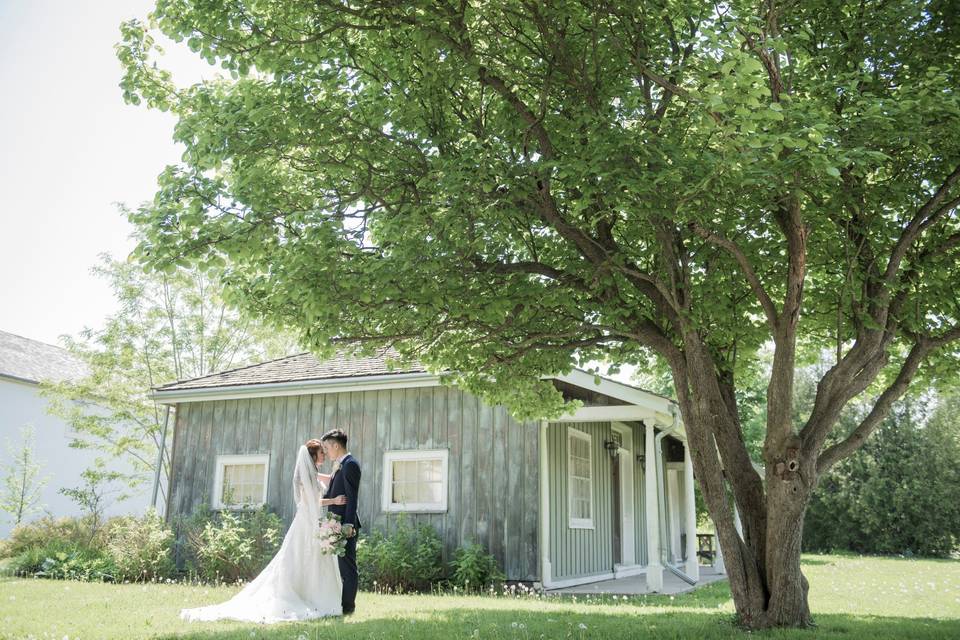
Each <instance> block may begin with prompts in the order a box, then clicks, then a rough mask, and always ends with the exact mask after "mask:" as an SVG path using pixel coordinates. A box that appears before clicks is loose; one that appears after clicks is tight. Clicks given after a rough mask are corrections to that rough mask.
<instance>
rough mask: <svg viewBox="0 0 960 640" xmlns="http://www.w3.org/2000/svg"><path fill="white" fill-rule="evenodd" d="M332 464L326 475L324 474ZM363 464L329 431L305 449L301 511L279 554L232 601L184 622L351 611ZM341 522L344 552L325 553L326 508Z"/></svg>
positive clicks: (300, 463) (189, 614) (299, 479)
mask: <svg viewBox="0 0 960 640" xmlns="http://www.w3.org/2000/svg"><path fill="white" fill-rule="evenodd" d="M325 461H331V462H333V470H332V472H331V473H330V474H329V475H326V474H323V473H320V471H319V467H320V465H322V464H323V463H324V462H325ZM359 489H360V464H359V463H358V462H357V460H356V459H355V458H354V457H353V456H351V455H350V452H349V451H347V434H346V433H344V432H343V431H341V430H340V429H332V430H330V431H328V432H326V433H325V434H323V435H322V436H321V437H320V439H319V440H316V439H311V440H308V441H307V442H306V443H304V444H303V445H301V446H300V449H299V450H298V451H297V461H296V465H295V466H294V472H293V496H294V500H295V502H296V505H297V510H296V514H295V515H294V518H293V522H291V524H290V528H289V529H288V530H287V534H286V536H284V538H283V543H282V544H281V545H280V550H279V551H277V554H276V555H275V556H274V557H273V559H272V560H270V563H269V564H267V566H266V567H264V569H263V571H261V572H260V573H259V574H258V575H257V577H256V578H254V579H253V580H252V581H250V582H249V583H248V584H247V585H246V586H245V587H244V588H243V589H242V590H241V591H240V592H239V593H237V594H236V595H235V596H234V597H232V598H231V599H230V600H228V601H226V602H223V603H220V604H215V605H209V606H205V607H197V608H192V609H182V610H181V611H180V617H181V618H183V619H185V620H221V619H231V620H244V621H251V622H263V623H270V622H283V621H292V620H307V619H310V618H319V617H326V616H339V615H349V614H351V613H353V610H354V606H355V600H356V595H357V531H358V530H359V529H360V519H359V518H358V517H357V497H358V493H359ZM323 507H326V508H327V509H328V510H329V511H330V512H332V513H335V514H336V515H337V516H339V519H340V522H341V523H342V528H343V529H342V530H343V535H344V536H345V537H346V549H345V551H344V553H343V555H342V556H340V557H338V556H336V555H334V554H331V553H327V552H325V551H324V549H323V545H322V544H321V541H320V539H319V533H320V522H321V520H322V518H323V514H322V508H323Z"/></svg>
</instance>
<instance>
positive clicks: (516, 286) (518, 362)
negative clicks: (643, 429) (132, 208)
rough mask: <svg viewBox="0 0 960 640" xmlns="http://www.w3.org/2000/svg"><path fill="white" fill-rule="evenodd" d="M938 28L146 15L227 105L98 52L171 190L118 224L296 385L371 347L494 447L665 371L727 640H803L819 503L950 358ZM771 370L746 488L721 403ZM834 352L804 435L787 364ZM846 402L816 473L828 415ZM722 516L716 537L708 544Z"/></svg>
mask: <svg viewBox="0 0 960 640" xmlns="http://www.w3.org/2000/svg"><path fill="white" fill-rule="evenodd" d="M957 15H958V12H957V11H956V6H955V3H952V2H949V1H940V0H927V1H920V2H916V1H912V0H898V1H894V2H879V1H871V0H863V1H862V2H858V3H852V2H834V1H817V0H813V1H810V2H775V1H774V0H767V1H765V2H761V3H752V2H751V3H748V2H739V1H734V2H727V3H722V4H713V3H701V2H691V1H688V0H687V1H684V0H666V1H662V2H643V3H630V2H625V3H620V2H599V3H580V2H573V1H567V2H563V1H561V2H548V3H532V2H526V1H524V0H498V1H494V2H468V1H466V0H464V1H460V2H452V1H451V2H392V1H387V0H383V1H377V0H373V1H370V2H356V3H354V2H341V1H336V2H333V1H331V2H328V1H325V0H320V1H316V2H310V3H302V2H294V1H291V2H283V3H266V2H255V1H250V2H230V3H218V2H211V1H201V0H158V2H157V4H156V9H155V11H154V12H153V14H152V16H151V20H152V21H153V22H152V23H151V24H152V25H154V26H155V27H156V28H157V29H159V30H160V31H162V32H163V33H165V34H166V35H167V36H169V37H171V38H173V39H174V40H177V41H184V40H185V41H186V42H187V44H188V45H189V46H190V48H191V49H192V50H194V51H195V52H197V54H198V55H200V56H202V57H203V58H205V59H206V60H208V61H209V62H211V63H217V64H219V65H220V66H221V67H222V68H223V69H224V70H226V71H228V72H229V73H230V77H229V78H224V79H222V80H219V81H211V82H206V83H203V84H199V85H194V86H190V87H178V86H176V85H175V84H174V83H173V82H172V80H171V77H170V75H169V74H167V73H166V72H164V71H162V70H160V69H159V68H158V67H156V66H155V65H154V63H153V62H152V58H151V56H152V51H153V48H154V43H153V39H152V35H151V29H150V27H149V25H147V24H144V23H141V22H137V21H132V22H129V23H126V24H125V25H124V26H123V42H122V43H121V45H119V47H118V53H119V56H120V59H121V61H122V62H123V63H124V66H125V75H124V77H123V80H122V83H121V84H122V87H123V90H124V95H125V97H126V99H127V100H128V101H130V102H134V103H138V102H146V103H147V104H148V105H150V106H153V107H157V108H160V109H169V110H172V111H173V112H174V113H175V114H176V115H177V117H178V124H177V126H176V130H175V138H176V139H177V140H178V141H179V142H181V143H183V145H184V146H185V148H186V152H185V153H184V156H183V162H182V163H181V164H179V165H177V166H171V167H168V168H167V169H166V170H165V171H164V172H163V173H162V175H161V176H160V180H159V190H158V192H157V195H156V198H155V200H154V201H153V202H152V203H149V204H148V205H146V206H144V207H143V208H141V209H140V210H139V211H138V212H137V213H136V214H135V215H134V216H133V219H134V221H135V222H136V224H137V225H138V226H139V227H140V228H141V229H142V232H143V234H144V237H143V241H142V242H141V243H140V245H139V247H138V251H137V253H138V255H139V256H140V258H141V259H143V261H144V262H145V263H146V264H148V265H151V266H152V267H154V268H158V269H163V268H174V267H175V265H178V264H200V265H205V266H209V267H215V268H218V269H219V268H223V269H224V274H225V276H224V277H225V281H226V283H227V291H228V292H229V295H230V296H232V299H234V300H236V301H237V302H238V303H239V304H240V305H242V306H243V307H244V308H245V309H247V310H248V311H249V312H252V313H256V314H259V315H261V316H262V317H265V318H269V319H270V321H271V322H274V323H276V324H277V325H278V326H289V327H294V328H295V329H296V330H298V331H299V332H300V333H301V334H302V336H303V338H304V340H305V342H306V343H308V344H310V345H311V346H312V347H313V348H314V349H315V350H317V351H318V352H319V353H324V352H326V350H327V349H329V348H330V345H331V343H332V342H335V341H347V340H350V341H360V342H361V343H365V344H366V343H369V344H377V343H383V342H387V341H389V342H392V343H393V344H394V345H395V346H396V347H397V348H398V350H400V352H401V353H402V354H404V355H405V356H415V357H417V358H419V359H420V360H421V361H423V362H425V363H426V364H427V365H428V366H431V367H435V368H439V367H445V368H448V369H451V370H453V371H455V372H457V373H456V375H455V376H454V378H453V380H454V381H455V382H457V383H458V384H460V385H461V386H463V387H464V388H466V389H467V390H470V391H473V392H475V393H479V394H480V395H482V396H483V397H484V398H485V399H487V400H488V401H493V402H502V403H504V404H506V405H507V406H508V407H510V408H511V410H512V411H513V412H514V413H515V415H517V416H518V417H533V416H539V417H543V416H551V417H552V416H555V415H557V414H558V413H560V412H561V411H562V410H563V409H564V407H563V406H562V404H563V403H562V398H561V397H560V394H559V393H558V392H557V391H556V390H555V389H553V388H552V387H551V386H550V385H549V384H548V383H546V382H545V381H542V380H541V379H540V376H541V375H544V374H555V373H559V372H563V371H567V370H569V369H570V368H571V367H572V366H574V365H576V364H579V363H582V362H585V361H587V360H589V359H593V358H601V359H608V360H611V361H613V362H617V363H628V362H641V361H642V360H643V359H644V358H645V357H646V355H647V354H649V353H650V352H653V353H655V354H656V355H657V357H659V358H660V359H661V360H662V362H664V363H665V365H666V366H668V367H669V369H670V371H671V375H672V377H673V381H674V385H675V387H676V391H677V398H678V401H679V403H680V408H681V412H682V415H683V419H684V423H685V426H686V432H687V437H688V439H689V441H690V444H691V445H692V450H693V454H694V467H695V471H696V474H697V477H698V480H699V482H700V486H701V488H702V489H703V490H704V496H705V499H706V502H707V504H708V506H709V508H710V512H711V516H712V517H713V519H714V521H715V522H716V523H717V526H718V532H719V534H720V537H721V544H722V546H723V549H724V555H725V557H726V558H727V565H728V569H730V575H731V585H732V588H733V592H734V597H735V600H736V602H737V611H738V614H739V615H740V617H741V620H742V622H743V623H744V624H745V625H748V626H766V625H768V624H806V623H807V622H809V619H810V618H809V612H808V611H807V609H806V598H805V595H806V582H805V580H804V579H803V578H802V576H801V574H800V567H799V548H800V544H799V536H800V532H799V526H798V525H799V523H800V522H802V515H803V511H804V509H805V507H806V503H807V500H808V499H809V495H810V492H811V491H812V489H813V488H814V487H815V485H816V482H817V478H818V477H819V474H820V473H822V472H823V471H825V470H826V469H829V468H830V466H831V465H833V464H835V463H836V462H837V461H838V460H839V459H841V458H842V457H844V456H846V455H849V453H850V452H852V451H853V450H855V449H856V448H857V447H858V446H859V445H860V444H862V442H863V440H864V439H865V438H866V437H867V436H868V435H869V434H870V432H871V431H872V430H874V429H875V428H876V427H877V425H878V424H879V423H880V421H881V420H882V418H883V417H884V416H885V415H886V414H887V412H889V410H890V407H891V405H892V403H893V402H894V401H895V400H896V399H897V398H898V397H900V396H901V395H902V394H903V393H904V392H905V391H906V389H907V388H908V387H909V385H910V384H911V383H912V382H913V381H914V379H915V378H916V377H917V375H918V373H920V374H921V375H926V376H928V379H937V378H944V377H945V376H949V375H952V374H953V373H955V369H956V364H957V360H958V359H957V352H956V347H955V346H954V345H955V344H956V343H955V342H953V341H954V340H955V339H956V338H958V337H960V325H958V321H960V305H958V301H957V296H956V293H955V288H954V287H955V284H954V283H955V282H956V281H957V280H958V276H960V269H958V260H957V257H958V249H960V220H958V217H957V213H956V211H957V205H958V203H960V185H958V182H960V96H958V95H957V87H958V86H960V77H958V71H960V64H958V61H960V31H958V29H960V26H958V23H957V19H956V16H957ZM763 345H772V348H773V350H774V355H773V365H772V369H771V371H770V377H769V384H768V387H767V397H766V402H767V411H766V436H765V442H764V449H763V457H764V462H765V465H766V476H765V477H763V478H761V477H760V476H759V474H758V473H757V472H755V471H754V470H753V468H752V466H751V465H750V459H749V455H748V453H747V450H746V448H745V446H744V442H743V436H742V433H741V420H740V415H739V408H738V405H737V401H736V398H737V389H738V377H739V376H741V375H743V374H744V371H745V370H746V369H747V368H749V367H750V366H752V364H751V363H752V360H753V359H754V358H755V355H756V353H757V350H758V349H760V348H761V347H762V346H763ZM804 345H813V346H815V347H817V349H816V350H812V351H811V352H816V351H818V350H819V347H822V346H824V345H832V351H833V352H834V353H835V359H834V362H832V363H831V366H830V368H829V369H828V371H827V373H826V374H824V376H823V378H822V379H821V381H820V383H819V385H818V393H817V396H816V398H815V401H814V404H813V408H812V410H811V412H810V414H809V416H807V417H805V418H804V419H802V420H800V421H799V422H797V421H796V420H795V419H794V414H793V406H792V388H793V375H794V374H793V371H794V367H795V365H796V360H797V354H798V349H802V348H803V347H804ZM865 392H868V393H871V394H874V396H875V398H876V401H875V404H874V407H873V410H871V411H869V412H868V413H867V414H866V415H865V417H864V418H863V420H862V422H861V423H860V424H859V425H858V426H857V427H856V428H855V429H854V430H853V431H852V432H851V433H850V434H849V437H847V438H845V439H843V440H840V441H838V442H835V443H832V444H831V445H830V446H828V447H825V446H824V445H825V443H826V442H827V438H828V436H829V435H830V432H831V430H832V429H833V427H834V426H835V425H836V423H837V418H838V416H839V414H840V411H841V410H842V409H843V407H844V406H845V405H846V404H847V403H848V402H849V401H850V400H851V399H852V398H855V397H857V396H859V395H862V394H864V393H865ZM725 486H729V489H730V490H731V491H732V493H733V495H734V499H735V500H736V503H737V505H738V506H739V507H740V512H741V514H742V515H743V517H744V533H743V535H742V536H741V535H740V534H738V533H737V532H736V531H735V529H734V526H733V514H732V509H731V508H730V505H729V504H728V503H727V501H726V496H727V493H726V490H725V489H724V487H725Z"/></svg>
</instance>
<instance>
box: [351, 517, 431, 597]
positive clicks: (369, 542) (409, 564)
mask: <svg viewBox="0 0 960 640" xmlns="http://www.w3.org/2000/svg"><path fill="white" fill-rule="evenodd" d="M357 565H358V568H359V571H360V588H361V589H364V590H366V591H372V590H380V591H387V592H395V593H404V592H409V591H428V590H429V589H430V588H431V587H432V586H433V585H434V584H436V583H437V582H439V581H440V580H441V579H442V578H443V574H444V566H443V542H442V541H441V540H440V536H439V535H438V534H437V532H436V530H434V528H433V527H431V526H430V525H427V524H421V525H420V526H418V527H413V526H411V525H410V524H409V523H408V522H407V519H406V517H405V516H404V515H403V514H401V515H400V516H399V517H398V518H397V526H396V530H395V531H393V532H391V533H390V535H389V536H384V535H383V534H382V533H380V532H379V531H378V532H375V533H373V534H371V535H370V536H367V537H365V538H363V539H362V540H360V541H359V542H358V543H357Z"/></svg>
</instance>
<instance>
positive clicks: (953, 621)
mask: <svg viewBox="0 0 960 640" xmlns="http://www.w3.org/2000/svg"><path fill="white" fill-rule="evenodd" d="M804 572H805V574H806V575H807V577H808V578H809V580H810V584H811V596H810V601H811V607H812V608H813V610H814V613H815V616H816V620H817V623H818V628H817V629H816V630H814V631H812V632H809V631H776V632H770V633H762V634H757V633H754V634H751V635H752V636H761V637H769V638H807V639H811V640H812V639H813V638H816V639H818V640H819V638H845V639H850V640H854V639H858V638H869V640H886V639H893V638H920V639H928V638H929V639H932V638H944V639H946V638H960V562H958V561H947V560H945V561H937V560H911V559H895V558H872V557H859V556H841V555H830V556H805V558H804ZM236 590H237V589H236V588H235V587H218V588H208V587H201V586H190V585H174V584H147V585H138V584H127V585H113V584H99V583H81V582H63V581H49V580H37V579H17V578H9V577H7V578H0V638H36V639H55V640H63V638H64V637H66V638H69V639H70V640H76V639H78V638H79V639H81V640H86V639H94V638H109V639H118V640H119V639H121V638H122V639H124V640H126V639H128V638H174V637H177V638H189V639H192V640H201V639H203V640H221V639H222V640H228V639H243V640H250V639H253V638H258V639H266V640H272V639H277V640H279V639H281V638H283V639H288V640H320V639H324V640H328V639H329V640H350V639H354V638H370V639H381V638H383V639H388V638H389V639H398V640H400V639H404V638H408V639H411V640H413V639H417V640H457V639H461V638H462V639H467V638H502V639H511V640H514V639H515V640H539V639H541V638H543V639H548V638H563V639H567V638H569V639H571V640H586V639H588V638H596V639H601V638H602V639H607V638H610V639H613V638H641V637H642V638H705V639H713V638H732V637H744V636H746V634H743V633H741V632H740V631H738V630H737V629H736V628H734V627H733V626H732V623H731V618H732V613H733V605H732V602H731V601H730V592H729V589H728V587H727V585H726V583H718V584H713V585H709V586H707V587H704V588H703V589H700V590H697V591H695V592H693V593H690V594H685V595H679V596H675V597H672V598H671V597H669V596H646V597H642V596H641V597H634V598H627V599H625V600H624V599H614V598H611V597H609V596H607V597H599V598H598V597H596V596H593V597H589V598H587V597H577V598H573V597H563V598H560V597H548V598H538V597H536V596H526V595H524V596H518V597H510V596H497V597H489V596H488V597H476V596H439V595H419V596H415V595H399V596H398V595H380V594H370V593H361V594H360V596H359V597H358V601H357V613H356V614H355V615H354V616H352V617H350V618H347V619H345V620H340V619H333V620H320V621H313V622H310V623H304V624H297V623H285V624H279V625H257V624H251V623H239V622H227V621H223V622H215V623H188V622H184V621H182V620H180V619H179V617H178V613H179V610H180V608H181V607H186V606H191V607H192V606H200V605H204V604H210V603H214V602H220V601H223V600H225V599H227V598H228V597H229V596H230V595H231V594H233V593H235V592H236Z"/></svg>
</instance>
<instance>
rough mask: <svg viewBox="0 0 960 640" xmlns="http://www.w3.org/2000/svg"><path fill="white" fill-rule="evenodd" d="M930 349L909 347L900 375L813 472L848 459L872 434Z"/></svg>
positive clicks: (928, 345) (822, 456) (827, 451)
mask: <svg viewBox="0 0 960 640" xmlns="http://www.w3.org/2000/svg"><path fill="white" fill-rule="evenodd" d="M932 348H933V344H932V343H931V342H930V341H926V340H924V341H920V342H917V343H915V344H914V345H913V347H912V348H911V349H910V353H909V354H908V355H907V358H906V360H905V361H904V363H903V365H902V366H901V367H900V372H899V373H898V374H897V377H896V378H895V379H894V381H893V382H892V383H891V384H890V386H889V387H887V388H886V389H885V390H884V391H883V393H881V394H880V397H879V398H878V399H877V402H876V404H874V406H873V409H871V410H870V413H868V414H867V416H866V417H865V418H864V419H863V420H862V421H861V422H860V424H859V425H858V426H857V428H856V429H854V430H853V432H852V433H851V434H850V435H849V436H847V438H846V439H845V440H843V441H841V442H838V443H837V444H835V445H833V446H831V447H828V448H827V449H825V450H824V451H823V452H822V453H821V454H820V456H819V458H818V459H817V473H821V474H822V473H824V472H825V471H827V470H829V469H830V467H832V466H833V465H834V464H836V463H837V462H838V461H839V460H841V459H843V458H845V457H847V456H849V455H850V454H851V453H853V452H854V451H856V450H857V449H859V448H860V446H861V445H862V444H863V443H864V442H865V441H866V439H867V437H868V436H869V435H870V434H871V433H873V431H874V429H876V428H877V426H879V424H880V422H881V421H882V420H883V419H884V418H885V417H886V416H887V414H888V413H890V409H891V408H892V406H893V403H894V402H895V401H897V400H898V399H899V398H900V397H901V396H902V395H903V394H904V393H906V391H907V388H908V387H909V386H910V381H911V380H913V377H914V375H916V373H917V370H918V369H919V368H920V365H921V363H922V362H923V359H924V358H925V357H926V355H927V354H928V353H929V352H930V350H931V349H932Z"/></svg>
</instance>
